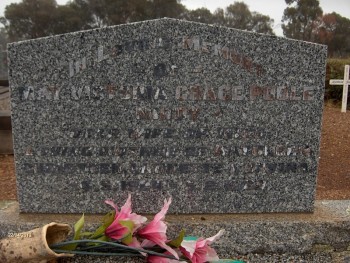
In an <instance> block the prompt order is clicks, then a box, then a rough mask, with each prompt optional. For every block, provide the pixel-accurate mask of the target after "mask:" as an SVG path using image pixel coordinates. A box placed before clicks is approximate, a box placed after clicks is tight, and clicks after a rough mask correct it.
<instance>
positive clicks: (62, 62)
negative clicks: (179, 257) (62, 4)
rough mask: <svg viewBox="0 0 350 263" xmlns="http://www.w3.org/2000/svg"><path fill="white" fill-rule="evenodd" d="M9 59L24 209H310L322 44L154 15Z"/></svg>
mask: <svg viewBox="0 0 350 263" xmlns="http://www.w3.org/2000/svg"><path fill="white" fill-rule="evenodd" d="M9 60H10V65H9V66H10V76H9V77H10V86H11V90H12V92H11V94H12V110H13V131H14V142H15V143H14V149H15V159H16V173H17V186H18V197H19V202H20V209H21V211H23V212H103V211H105V207H104V206H103V200H105V199H107V198H113V199H115V200H120V199H122V200H124V199H125V198H126V196H127V193H129V192H130V193H132V196H133V199H134V200H135V202H134V203H135V210H136V211H138V212H157V210H158V208H159V207H160V206H161V205H162V202H163V200H164V198H165V197H169V196H172V197H173V205H172V206H171V212H179V213H226V212H229V213H231V212H232V213H233V212H238V213H246V212H251V213H253V212H300V211H303V212H305V211H306V212H310V211H312V210H313V203H314V195H315V184H316V175H317V166H318V156H319V146H320V129H321V115H322V106H323V94H324V77H325V61H326V47H325V46H322V45H317V44H312V43H306V42H301V41H295V40H289V39H284V38H277V37H275V36H267V35H260V34H255V33H249V32H246V31H240V30H234V29H229V28H223V27H216V26H210V25H205V24H199V23H193V22H186V21H179V20H174V19H160V20H153V21H146V22H140V23H133V24H127V25H121V26H115V27H107V28H103V29H97V30H90V31H83V32H76V33H70V34H65V35H60V36H54V37H49V38H43V39H37V40H30V41H24V42H19V43H14V44H11V45H10V46H9Z"/></svg>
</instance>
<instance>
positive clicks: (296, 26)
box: [282, 0, 323, 41]
mask: <svg viewBox="0 0 350 263" xmlns="http://www.w3.org/2000/svg"><path fill="white" fill-rule="evenodd" d="M285 1H286V3H287V5H289V7H287V8H286V9H285V10H284V13H283V18H282V22H284V24H283V25H282V29H283V34H284V35H285V36H286V37H289V38H294V39H300V40H305V41H313V40H314V39H313V27H314V21H315V20H316V19H317V18H318V17H320V16H322V14H323V11H322V9H321V7H320V3H319V1H318V0H285ZM293 4H294V5H293Z"/></svg>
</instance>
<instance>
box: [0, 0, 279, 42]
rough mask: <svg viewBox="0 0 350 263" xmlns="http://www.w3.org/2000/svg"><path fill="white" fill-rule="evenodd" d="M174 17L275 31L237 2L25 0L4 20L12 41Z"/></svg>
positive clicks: (12, 6) (266, 20)
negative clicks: (61, 0) (191, 6)
mask: <svg viewBox="0 0 350 263" xmlns="http://www.w3.org/2000/svg"><path fill="white" fill-rule="evenodd" d="M163 17H172V18H180V19H186V20H191V21H197V22H202V23H209V24H216V25H222V26H229V27H235V28H239V29H243V30H251V31H255V32H259V33H268V34H273V31H272V24H273V20H271V19H270V18H269V17H268V16H265V15H262V14H259V13H256V12H250V10H249V8H248V6H247V5H246V4H244V3H243V2H236V3H234V4H232V5H230V6H228V7H227V8H226V9H225V10H224V9H217V10H216V11H215V12H214V13H211V12H210V11H209V10H208V9H206V8H199V9H196V10H187V9H186V8H185V7H184V6H183V5H182V4H181V3H180V0H128V1H126V0H71V1H70V2H69V3H68V4H66V5H57V3H56V0H22V2H20V3H16V4H10V5H8V6H7V7H6V10H5V17H3V18H2V19H1V21H0V22H1V23H2V24H4V25H5V29H6V32H7V34H8V36H9V38H10V39H11V40H12V41H16V40H22V39H30V38H37V37H43V36H49V35H54V34H62V33H67V32H71V31H77V30H84V29H89V28H96V27H104V26H109V25H117V24H124V23H130V22H135V21H142V20H147V19H154V18H163Z"/></svg>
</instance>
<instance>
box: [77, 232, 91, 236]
mask: <svg viewBox="0 0 350 263" xmlns="http://www.w3.org/2000/svg"><path fill="white" fill-rule="evenodd" d="M92 234H93V232H83V233H80V237H89V236H91V235H92Z"/></svg>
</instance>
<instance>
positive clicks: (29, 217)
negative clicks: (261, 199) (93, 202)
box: [0, 200, 350, 263]
mask: <svg viewBox="0 0 350 263" xmlns="http://www.w3.org/2000/svg"><path fill="white" fill-rule="evenodd" d="M349 209H350V200H344V201H329V200H327V201H317V202H316V206H315V212H314V213H310V214H307V213H293V214H290V213H278V214H277V213H276V214H244V215H242V214H239V215H237V214H226V215H212V214H210V215H207V214H201V215H168V216H167V217H166V221H167V222H169V225H168V236H169V237H174V236H175V235H176V234H177V233H178V232H179V231H180V230H181V229H182V228H184V229H186V231H187V234H188V235H192V236H203V237H209V236H212V235H214V234H215V233H217V232H218V230H220V229H222V228H224V229H225V230H226V233H225V235H224V236H223V237H222V238H221V239H220V240H219V241H218V242H217V243H216V245H215V248H216V250H217V252H218V254H219V256H220V257H221V258H236V259H237V258H240V259H241V260H243V261H247V262H344V263H345V262H350V213H349ZM146 216H147V217H148V218H149V219H150V218H152V216H148V215H146ZM79 217H80V215H78V214H69V215H62V214H20V213H19V209H18V203H17V202H13V201H8V202H6V201H0V238H4V237H7V236H8V234H9V233H19V232H23V231H27V230H30V229H33V228H36V227H40V226H42V225H44V224H47V223H49V222H53V221H54V222H59V223H68V224H71V225H73V224H74V223H75V221H77V219H79ZM101 218H102V216H100V215H87V216H86V218H85V222H86V227H87V228H88V229H89V228H94V227H95V226H96V223H98V222H99V221H100V220H101ZM60 262H65V263H73V262H74V263H78V262H121V258H111V257H108V258H106V257H100V258H95V257H83V256H81V257H74V258H73V259H63V260H61V261H60ZM122 262H130V263H131V262H135V263H136V262H143V261H142V260H141V259H140V260H138V259H123V260H122Z"/></svg>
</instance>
